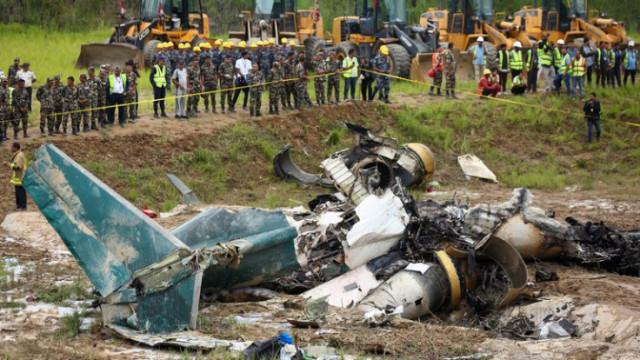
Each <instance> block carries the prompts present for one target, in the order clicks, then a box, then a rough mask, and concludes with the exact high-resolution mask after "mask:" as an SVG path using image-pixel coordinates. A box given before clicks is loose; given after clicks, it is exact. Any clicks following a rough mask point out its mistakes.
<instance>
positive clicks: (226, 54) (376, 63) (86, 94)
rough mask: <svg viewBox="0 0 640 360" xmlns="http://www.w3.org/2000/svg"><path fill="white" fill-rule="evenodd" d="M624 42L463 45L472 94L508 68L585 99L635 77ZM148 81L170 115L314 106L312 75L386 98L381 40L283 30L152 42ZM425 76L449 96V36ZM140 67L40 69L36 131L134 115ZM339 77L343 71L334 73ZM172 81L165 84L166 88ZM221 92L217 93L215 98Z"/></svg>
mask: <svg viewBox="0 0 640 360" xmlns="http://www.w3.org/2000/svg"><path fill="white" fill-rule="evenodd" d="M628 45H629V46H628V47H627V49H625V50H621V49H620V46H619V45H615V46H614V47H613V48H610V47H609V46H608V45H607V44H605V43H601V44H599V47H598V48H592V46H591V43H590V42H589V41H588V40H586V41H585V42H584V44H582V45H581V46H579V47H576V44H575V43H573V42H571V43H569V44H567V45H566V46H565V44H564V43H563V41H562V40H559V41H558V43H557V45H556V44H554V43H553V42H552V41H548V38H547V36H544V37H543V38H542V40H540V41H539V42H537V43H534V44H533V47H532V48H531V49H528V50H527V51H526V52H525V51H524V50H523V49H522V45H521V44H520V43H519V42H515V44H514V46H513V49H512V50H510V51H507V49H506V46H505V45H502V46H500V47H499V49H498V51H497V59H496V60H497V64H495V65H492V66H488V64H489V62H488V61H487V56H488V51H487V49H486V46H485V45H484V39H483V38H482V37H480V38H478V41H477V44H476V45H475V46H474V47H473V48H472V49H471V51H470V53H471V54H472V58H473V60H472V61H473V65H474V70H475V74H476V80H477V83H478V95H482V96H485V97H488V96H501V95H506V94H507V92H506V91H507V88H508V85H507V83H508V80H509V79H508V78H509V75H511V86H510V87H511V93H512V94H514V95H522V94H524V93H526V92H529V93H535V92H536V91H537V84H538V82H539V81H540V80H541V79H544V88H545V91H546V92H548V93H551V92H555V93H557V94H560V92H561V88H562V85H563V84H564V85H565V87H566V91H567V94H568V95H570V96H573V97H577V96H578V94H579V96H580V98H581V99H583V100H584V96H585V95H584V93H585V85H588V86H591V84H592V80H593V78H594V76H593V74H594V73H595V75H596V76H595V83H596V85H597V86H598V87H603V88H604V87H607V86H611V87H613V88H615V87H616V86H623V81H622V75H621V74H622V72H624V85H625V86H626V85H627V81H628V80H631V84H634V83H635V75H636V72H637V64H638V55H637V50H636V49H635V48H634V45H635V44H634V42H633V41H630V42H629V44H628ZM152 63H153V67H152V69H151V73H150V76H149V82H150V83H151V85H152V87H153V96H154V100H153V111H154V117H156V118H159V117H168V115H167V111H166V109H165V100H166V99H167V98H168V92H172V93H173V95H172V97H173V98H174V99H175V118H177V119H188V118H190V117H195V116H197V114H198V113H199V112H200V110H199V103H200V99H202V100H203V103H204V112H207V113H208V112H209V111H211V112H213V113H217V112H218V104H219V110H220V112H221V113H223V114H224V113H226V112H227V111H228V112H235V111H236V104H237V103H238V101H239V100H240V95H243V99H242V109H243V110H245V111H246V110H248V111H249V115H250V116H262V103H261V99H262V93H263V92H264V91H268V93H269V94H268V95H269V96H268V99H269V100H268V103H269V114H280V111H281V110H288V109H302V108H305V107H311V106H314V104H313V101H312V100H311V97H310V95H309V93H308V86H307V85H308V82H309V81H313V83H314V90H315V105H317V106H322V105H326V104H334V103H340V93H341V89H340V88H341V84H344V85H343V93H342V95H343V97H342V99H343V100H355V97H356V87H357V84H358V83H359V84H360V99H361V100H364V101H373V100H374V99H375V97H376V95H377V96H378V99H379V100H380V101H384V102H386V103H390V100H389V92H390V75H391V73H392V71H393V69H392V63H391V60H390V57H389V49H388V47H387V46H384V45H383V46H381V47H380V48H379V49H378V52H377V53H376V54H374V56H372V57H371V58H362V59H358V58H357V57H356V51H355V50H350V51H349V52H348V54H346V56H344V55H343V54H339V53H336V52H333V51H331V52H329V53H325V52H324V51H320V52H319V53H318V54H316V55H315V56H314V57H313V58H311V59H306V56H305V54H304V52H301V51H299V50H298V49H297V48H296V42H295V41H294V40H287V39H285V38H283V39H282V40H281V43H280V44H278V43H276V41H275V40H273V39H271V40H268V41H258V42H256V43H253V44H247V43H246V42H244V41H243V42H239V43H237V44H236V43H233V42H231V41H224V42H223V41H221V40H217V41H215V42H214V43H213V44H211V43H209V42H206V41H204V40H202V41H201V42H200V43H198V45H197V46H193V47H192V46H191V44H189V43H180V44H178V45H177V48H175V45H174V44H173V43H172V42H160V43H158V44H157V47H156V52H155V54H154V55H153V59H152ZM429 76H430V77H431V78H432V84H431V86H430V90H429V95H433V96H441V95H442V90H441V88H442V87H443V86H442V85H443V81H444V82H445V86H444V87H445V94H446V96H447V97H448V98H452V99H456V98H457V96H456V57H455V56H454V52H453V44H451V43H450V44H448V45H447V46H446V47H444V48H442V47H438V48H437V49H436V51H435V53H434V55H433V57H432V69H431V70H430V73H429ZM139 78H140V73H139V72H138V70H137V64H136V63H134V62H133V60H130V61H128V62H127V63H126V64H125V66H124V69H121V68H120V67H119V66H115V67H113V68H112V67H111V66H110V65H108V64H105V65H102V66H100V68H99V72H97V74H96V69H95V68H93V67H91V68H89V69H88V70H87V73H86V74H81V75H80V77H79V79H78V82H76V79H75V78H74V77H73V76H69V77H67V79H66V85H65V84H63V83H62V79H61V77H60V75H56V76H54V77H50V78H47V80H46V83H45V84H43V85H42V86H40V87H39V88H38V89H37V91H36V92H35V98H36V100H37V101H39V102H40V133H41V135H42V136H47V135H49V136H55V135H56V134H67V130H68V127H69V126H68V125H69V119H71V124H70V130H71V133H72V134H76V135H77V134H80V133H81V132H89V131H91V130H98V129H99V128H100V127H103V128H104V127H107V126H112V125H114V124H115V118H116V112H117V113H118V114H117V116H118V124H119V125H120V126H125V124H126V123H127V121H129V122H135V121H136V119H137V118H138V114H137V109H138V103H139V101H138V99H139V98H138V81H139ZM342 79H344V81H343V80H342ZM0 81H1V84H2V86H1V87H0V138H1V139H2V140H7V139H8V136H7V131H8V126H9V124H12V125H13V135H14V139H18V135H19V134H20V131H22V133H23V136H24V137H28V136H29V135H28V132H27V127H28V113H29V112H30V111H31V101H32V98H33V96H32V94H33V91H32V87H33V85H34V84H36V83H37V79H36V76H35V74H34V73H33V71H31V70H30V65H29V64H28V63H23V64H21V63H20V59H19V58H18V57H16V58H15V61H14V63H13V65H11V67H10V68H9V70H8V74H7V76H5V75H4V73H3V72H2V71H0ZM172 89H173V90H172ZM218 95H219V98H218ZM217 100H219V103H218V101H217Z"/></svg>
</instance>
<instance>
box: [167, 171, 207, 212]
mask: <svg viewBox="0 0 640 360" xmlns="http://www.w3.org/2000/svg"><path fill="white" fill-rule="evenodd" d="M167 177H168V178H169V181H171V183H172V184H173V186H175V188H176V189H177V190H178V192H179V193H180V195H182V200H181V201H180V203H181V205H198V204H200V199H198V197H197V196H196V194H195V193H194V192H193V190H191V189H189V187H188V186H187V185H185V183H183V182H182V180H180V179H179V178H178V177H177V176H175V175H173V174H167Z"/></svg>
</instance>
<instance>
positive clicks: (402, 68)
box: [305, 0, 439, 82]
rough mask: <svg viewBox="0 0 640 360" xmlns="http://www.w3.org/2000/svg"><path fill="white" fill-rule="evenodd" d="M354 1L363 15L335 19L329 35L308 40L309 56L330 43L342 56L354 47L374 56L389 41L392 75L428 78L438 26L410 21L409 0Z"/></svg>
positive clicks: (368, 56) (420, 78) (414, 78)
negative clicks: (410, 22) (411, 22)
mask: <svg viewBox="0 0 640 360" xmlns="http://www.w3.org/2000/svg"><path fill="white" fill-rule="evenodd" d="M355 4H356V6H355V8H356V9H355V13H360V15H359V16H346V15H345V16H341V17H337V18H335V19H333V28H332V33H331V37H330V38H328V39H323V38H321V37H312V38H309V39H307V40H306V41H305V51H306V53H307V56H313V55H315V54H316V53H317V52H318V51H320V50H321V49H323V48H326V47H330V48H332V49H333V50H335V51H336V53H338V54H341V55H342V56H347V54H348V53H349V51H350V50H351V49H354V50H355V51H356V54H357V56H358V57H362V58H371V57H372V56H373V55H375V54H376V53H377V52H378V50H379V48H380V47H381V46H382V45H386V46H387V48H388V49H389V58H390V62H391V69H392V74H393V75H395V76H401V77H405V78H410V79H412V80H417V81H422V82H426V81H427V79H428V72H429V69H431V55H432V54H433V52H434V51H435V48H436V46H437V44H438V39H439V35H438V29H437V27H435V26H434V25H433V24H431V25H429V26H428V27H421V26H409V25H407V1H406V0H373V1H372V2H369V1H368V0H360V1H356V2H355Z"/></svg>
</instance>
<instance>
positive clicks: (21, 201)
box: [5, 142, 27, 211]
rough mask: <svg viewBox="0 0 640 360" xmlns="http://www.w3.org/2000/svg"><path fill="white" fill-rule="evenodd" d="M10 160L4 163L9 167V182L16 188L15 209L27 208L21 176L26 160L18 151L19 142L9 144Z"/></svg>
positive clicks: (22, 209) (25, 193)
mask: <svg viewBox="0 0 640 360" xmlns="http://www.w3.org/2000/svg"><path fill="white" fill-rule="evenodd" d="M11 152H12V153H13V155H12V156H11V161H8V162H5V165H6V166H8V167H9V169H11V172H12V173H11V180H9V181H10V182H11V184H12V185H13V186H14V187H15V189H16V210H18V211H24V210H27V192H26V191H25V190H24V186H22V177H23V176H24V170H25V168H26V167H27V161H26V160H25V158H24V154H23V153H22V151H20V143H17V142H14V143H13V144H12V145H11Z"/></svg>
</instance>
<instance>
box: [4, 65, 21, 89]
mask: <svg viewBox="0 0 640 360" xmlns="http://www.w3.org/2000/svg"><path fill="white" fill-rule="evenodd" d="M18 70H20V66H13V65H11V67H9V71H8V73H7V79H9V84H11V82H12V81H13V80H15V78H16V76H17V75H18Z"/></svg>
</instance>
